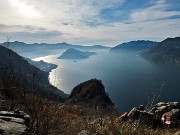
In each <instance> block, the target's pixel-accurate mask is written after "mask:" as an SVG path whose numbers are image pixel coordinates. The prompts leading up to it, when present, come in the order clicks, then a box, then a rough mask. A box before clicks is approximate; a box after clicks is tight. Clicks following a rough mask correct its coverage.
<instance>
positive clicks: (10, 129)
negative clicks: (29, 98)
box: [0, 111, 30, 135]
mask: <svg viewBox="0 0 180 135" xmlns="http://www.w3.org/2000/svg"><path fill="white" fill-rule="evenodd" d="M29 120H30V117H29V115H27V114H25V113H24V112H22V111H19V112H17V111H16V112H8V111H0V134H2V135H10V134H11V135H22V134H24V135H25V134H28V125H29Z"/></svg>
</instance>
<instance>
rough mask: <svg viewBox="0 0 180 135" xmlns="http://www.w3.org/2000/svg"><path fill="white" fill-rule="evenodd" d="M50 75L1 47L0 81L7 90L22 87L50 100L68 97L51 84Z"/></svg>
mask: <svg viewBox="0 0 180 135" xmlns="http://www.w3.org/2000/svg"><path fill="white" fill-rule="evenodd" d="M48 75H49V73H48V72H44V71H41V70H40V69H39V68H37V67H35V66H33V65H31V64H29V63H28V62H27V61H26V60H24V59H23V58H22V57H21V56H19V55H18V54H17V53H15V52H13V51H12V50H10V49H8V48H6V47H3V46H0V81H1V82H2V83H3V86H4V87H5V89H6V88H8V89H11V88H15V87H21V88H23V89H26V90H29V91H36V92H37V93H39V94H41V95H43V96H45V97H48V96H49V98H51V96H52V97H53V98H55V99H56V97H59V99H60V100H62V99H63V98H65V97H67V96H66V94H64V93H63V92H62V91H60V90H58V89H57V88H55V87H54V86H52V85H51V84H50V83H49V79H48Z"/></svg>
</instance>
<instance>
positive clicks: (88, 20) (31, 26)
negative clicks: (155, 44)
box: [0, 0, 180, 46]
mask: <svg viewBox="0 0 180 135" xmlns="http://www.w3.org/2000/svg"><path fill="white" fill-rule="evenodd" d="M0 3H1V4H0V42H4V41H6V37H7V36H10V37H11V41H14V40H18V41H23V42H27V43H34V42H39V43H40V42H47V43H57V42H68V43H72V44H81V45H95V44H101V45H107V46H114V45H117V44H119V43H122V42H127V41H131V40H154V41H161V40H163V39H165V38H167V37H176V36H180V0H0Z"/></svg>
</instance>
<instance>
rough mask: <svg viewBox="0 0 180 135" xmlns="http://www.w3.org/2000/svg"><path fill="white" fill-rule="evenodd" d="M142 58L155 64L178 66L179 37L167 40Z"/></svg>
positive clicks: (179, 55)
mask: <svg viewBox="0 0 180 135" xmlns="http://www.w3.org/2000/svg"><path fill="white" fill-rule="evenodd" d="M142 56H143V57H145V58H147V59H149V60H151V61H153V62H156V63H165V64H180V37H175V38H167V39H165V40H164V41H162V42H160V43H159V44H157V45H156V46H155V47H153V48H151V49H150V50H148V51H147V52H145V53H143V54H142Z"/></svg>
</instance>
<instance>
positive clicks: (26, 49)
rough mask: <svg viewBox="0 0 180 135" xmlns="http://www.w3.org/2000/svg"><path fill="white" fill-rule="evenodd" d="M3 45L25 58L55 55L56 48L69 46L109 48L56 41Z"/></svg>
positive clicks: (88, 48) (93, 48)
mask: <svg viewBox="0 0 180 135" xmlns="http://www.w3.org/2000/svg"><path fill="white" fill-rule="evenodd" d="M2 45H3V46H5V47H8V48H9V49H11V50H13V51H15V52H17V53H18V54H20V55H22V56H23V57H26V58H32V59H33V58H37V57H43V56H47V55H56V54H58V50H59V51H61V50H67V49H69V48H74V49H80V50H84V51H89V50H97V49H110V47H106V46H103V45H92V46H85V45H84V46H83V45H74V44H68V43H65V42H63V43H56V44H47V43H33V44H27V43H24V42H19V41H14V42H4V43H2Z"/></svg>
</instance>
